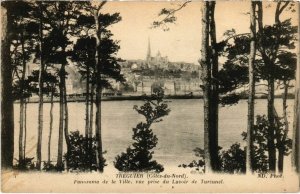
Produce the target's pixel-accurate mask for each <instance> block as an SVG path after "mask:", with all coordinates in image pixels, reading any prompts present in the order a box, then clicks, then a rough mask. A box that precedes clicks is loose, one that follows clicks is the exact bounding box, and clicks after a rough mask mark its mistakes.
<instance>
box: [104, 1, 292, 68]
mask: <svg viewBox="0 0 300 194" xmlns="http://www.w3.org/2000/svg"><path fill="white" fill-rule="evenodd" d="M181 3H182V2H179V1H177V2H176V1H175V2H174V1H173V2H159V1H156V2H153V1H151V2H149V1H148V2H128V1H127V2H109V3H107V4H106V5H105V7H104V8H103V10H102V11H103V12H104V13H105V12H110V13H113V12H120V15H121V16H122V21H120V22H119V23H117V24H114V25H113V26H112V27H111V31H112V33H113V34H114V39H116V40H120V46H121V49H120V50H119V53H118V56H119V57H121V58H123V59H145V58H146V54H147V47H148V38H149V39H150V43H151V52H152V56H153V55H156V53H157V52H158V51H160V53H161V55H162V56H168V57H169V60H170V61H173V62H175V61H184V62H191V63H195V64H197V63H198V62H197V61H198V59H199V57H200V47H201V2H192V3H189V4H188V5H187V6H186V7H184V8H183V9H182V10H180V11H179V12H177V14H176V17H177V21H176V24H169V28H170V30H169V31H163V30H162V28H156V29H153V28H150V27H151V24H152V22H153V21H155V20H159V19H160V18H159V17H158V13H159V12H160V10H161V9H162V8H177V7H178V6H179V5H180V4H181ZM269 4H271V7H269V8H266V6H267V3H264V24H269V25H270V24H272V23H274V13H275V3H268V5H269ZM249 8H250V3H249V2H248V1H221V2H220V1H218V2H217V3H216V10H215V20H216V31H217V40H218V41H220V40H222V37H223V33H224V32H225V31H226V30H229V29H236V31H237V33H247V32H249V23H250V16H249V14H247V12H249ZM296 16H297V14H296V13H291V12H284V13H283V15H282V17H281V19H282V20H283V19H285V18H288V17H292V18H296ZM296 21H297V20H296V19H294V22H295V24H296Z"/></svg>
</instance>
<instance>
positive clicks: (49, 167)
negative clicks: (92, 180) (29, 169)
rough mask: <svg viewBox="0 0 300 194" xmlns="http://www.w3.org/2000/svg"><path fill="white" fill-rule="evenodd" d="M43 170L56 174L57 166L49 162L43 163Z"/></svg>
mask: <svg viewBox="0 0 300 194" xmlns="http://www.w3.org/2000/svg"><path fill="white" fill-rule="evenodd" d="M43 170H44V171H48V172H52V171H54V172H57V171H58V169H57V166H56V165H54V164H52V163H51V162H44V166H43ZM62 170H63V169H62ZM62 170H61V171H62Z"/></svg>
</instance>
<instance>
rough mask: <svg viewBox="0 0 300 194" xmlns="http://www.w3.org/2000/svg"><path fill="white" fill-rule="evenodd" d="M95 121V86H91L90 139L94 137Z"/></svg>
mask: <svg viewBox="0 0 300 194" xmlns="http://www.w3.org/2000/svg"><path fill="white" fill-rule="evenodd" d="M93 120H94V84H93V83H92V84H91V108H90V127H89V137H90V138H92V137H93V123H94V122H93Z"/></svg>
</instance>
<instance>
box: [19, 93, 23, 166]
mask: <svg viewBox="0 0 300 194" xmlns="http://www.w3.org/2000/svg"><path fill="white" fill-rule="evenodd" d="M20 93H21V92H20ZM19 122H20V123H19V127H20V130H19V165H21V163H22V162H23V161H24V152H23V149H24V146H23V139H24V99H23V97H22V96H20V121H19Z"/></svg>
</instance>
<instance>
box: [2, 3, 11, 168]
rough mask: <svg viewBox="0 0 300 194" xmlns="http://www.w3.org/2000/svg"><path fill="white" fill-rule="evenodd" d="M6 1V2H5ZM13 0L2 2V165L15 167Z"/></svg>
mask: <svg viewBox="0 0 300 194" xmlns="http://www.w3.org/2000/svg"><path fill="white" fill-rule="evenodd" d="M4 3H6V4H4ZM11 3H13V2H2V3H1V9H2V10H1V11H2V13H3V14H2V26H1V27H2V36H1V167H2V169H6V168H12V167H13V157H14V106H13V99H12V80H13V79H12V66H11V58H10V44H11V36H12V34H11V32H12V26H11V24H12V16H11V14H12V13H13V7H12V5H11Z"/></svg>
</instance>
